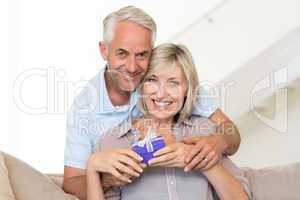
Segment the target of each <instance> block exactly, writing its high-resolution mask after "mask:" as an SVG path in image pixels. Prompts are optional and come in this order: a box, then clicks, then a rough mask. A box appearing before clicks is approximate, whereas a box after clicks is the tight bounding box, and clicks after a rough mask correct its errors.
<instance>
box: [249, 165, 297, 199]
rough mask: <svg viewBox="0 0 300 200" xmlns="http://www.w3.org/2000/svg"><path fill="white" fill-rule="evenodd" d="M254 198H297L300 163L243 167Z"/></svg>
mask: <svg viewBox="0 0 300 200" xmlns="http://www.w3.org/2000/svg"><path fill="white" fill-rule="evenodd" d="M244 171H245V174H246V176H247V177H248V179H249V181H250V185H251V187H252V192H253V199H254V200H283V199H284V200H299V199H300V192H299V189H300V163H293V164H288V165H284V166H278V167H268V168H262V169H251V168H244Z"/></svg>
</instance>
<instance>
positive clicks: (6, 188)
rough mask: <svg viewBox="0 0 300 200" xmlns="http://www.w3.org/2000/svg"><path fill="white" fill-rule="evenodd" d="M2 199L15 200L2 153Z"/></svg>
mask: <svg viewBox="0 0 300 200" xmlns="http://www.w3.org/2000/svg"><path fill="white" fill-rule="evenodd" d="M0 199H6V200H15V196H14V193H13V191H12V188H11V186H10V181H9V179H8V172H7V168H6V165H5V162H4V158H3V154H2V153H1V152H0Z"/></svg>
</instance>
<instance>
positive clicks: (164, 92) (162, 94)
mask: <svg viewBox="0 0 300 200" xmlns="http://www.w3.org/2000/svg"><path fill="white" fill-rule="evenodd" d="M156 95H157V97H158V98H163V97H165V96H166V95H167V90H166V87H165V84H164V83H161V84H159V85H158V87H157V91H156Z"/></svg>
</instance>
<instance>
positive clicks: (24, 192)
mask: <svg viewBox="0 0 300 200" xmlns="http://www.w3.org/2000/svg"><path fill="white" fill-rule="evenodd" d="M3 154H4V159H5V163H6V167H7V170H8V177H9V180H10V183H11V187H12V189H13V191H14V194H15V197H16V199H18V200H41V199H43V200H53V199H55V200H77V198H75V197H74V196H72V195H69V194H66V193H64V191H63V190H62V189H61V188H60V187H58V186H57V185H56V184H55V183H53V182H52V181H51V179H49V178H48V177H47V176H45V175H43V174H42V173H40V172H38V171H37V170H35V169H34V168H32V167H30V166H29V165H27V164H25V163H24V162H22V161H20V160H18V159H16V158H14V157H12V156H10V155H7V154H5V153H3Z"/></svg>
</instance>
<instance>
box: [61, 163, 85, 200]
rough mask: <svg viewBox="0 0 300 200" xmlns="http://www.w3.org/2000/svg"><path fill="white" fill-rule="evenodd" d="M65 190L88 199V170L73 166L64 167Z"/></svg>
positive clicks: (82, 199) (83, 199)
mask: <svg viewBox="0 0 300 200" xmlns="http://www.w3.org/2000/svg"><path fill="white" fill-rule="evenodd" d="M63 190H64V191H65V192H67V193H69V194H72V195H75V196H76V197H78V198H79V199H80V200H86V172H85V170H82V169H77V168H73V167H65V168H64V181H63Z"/></svg>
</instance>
